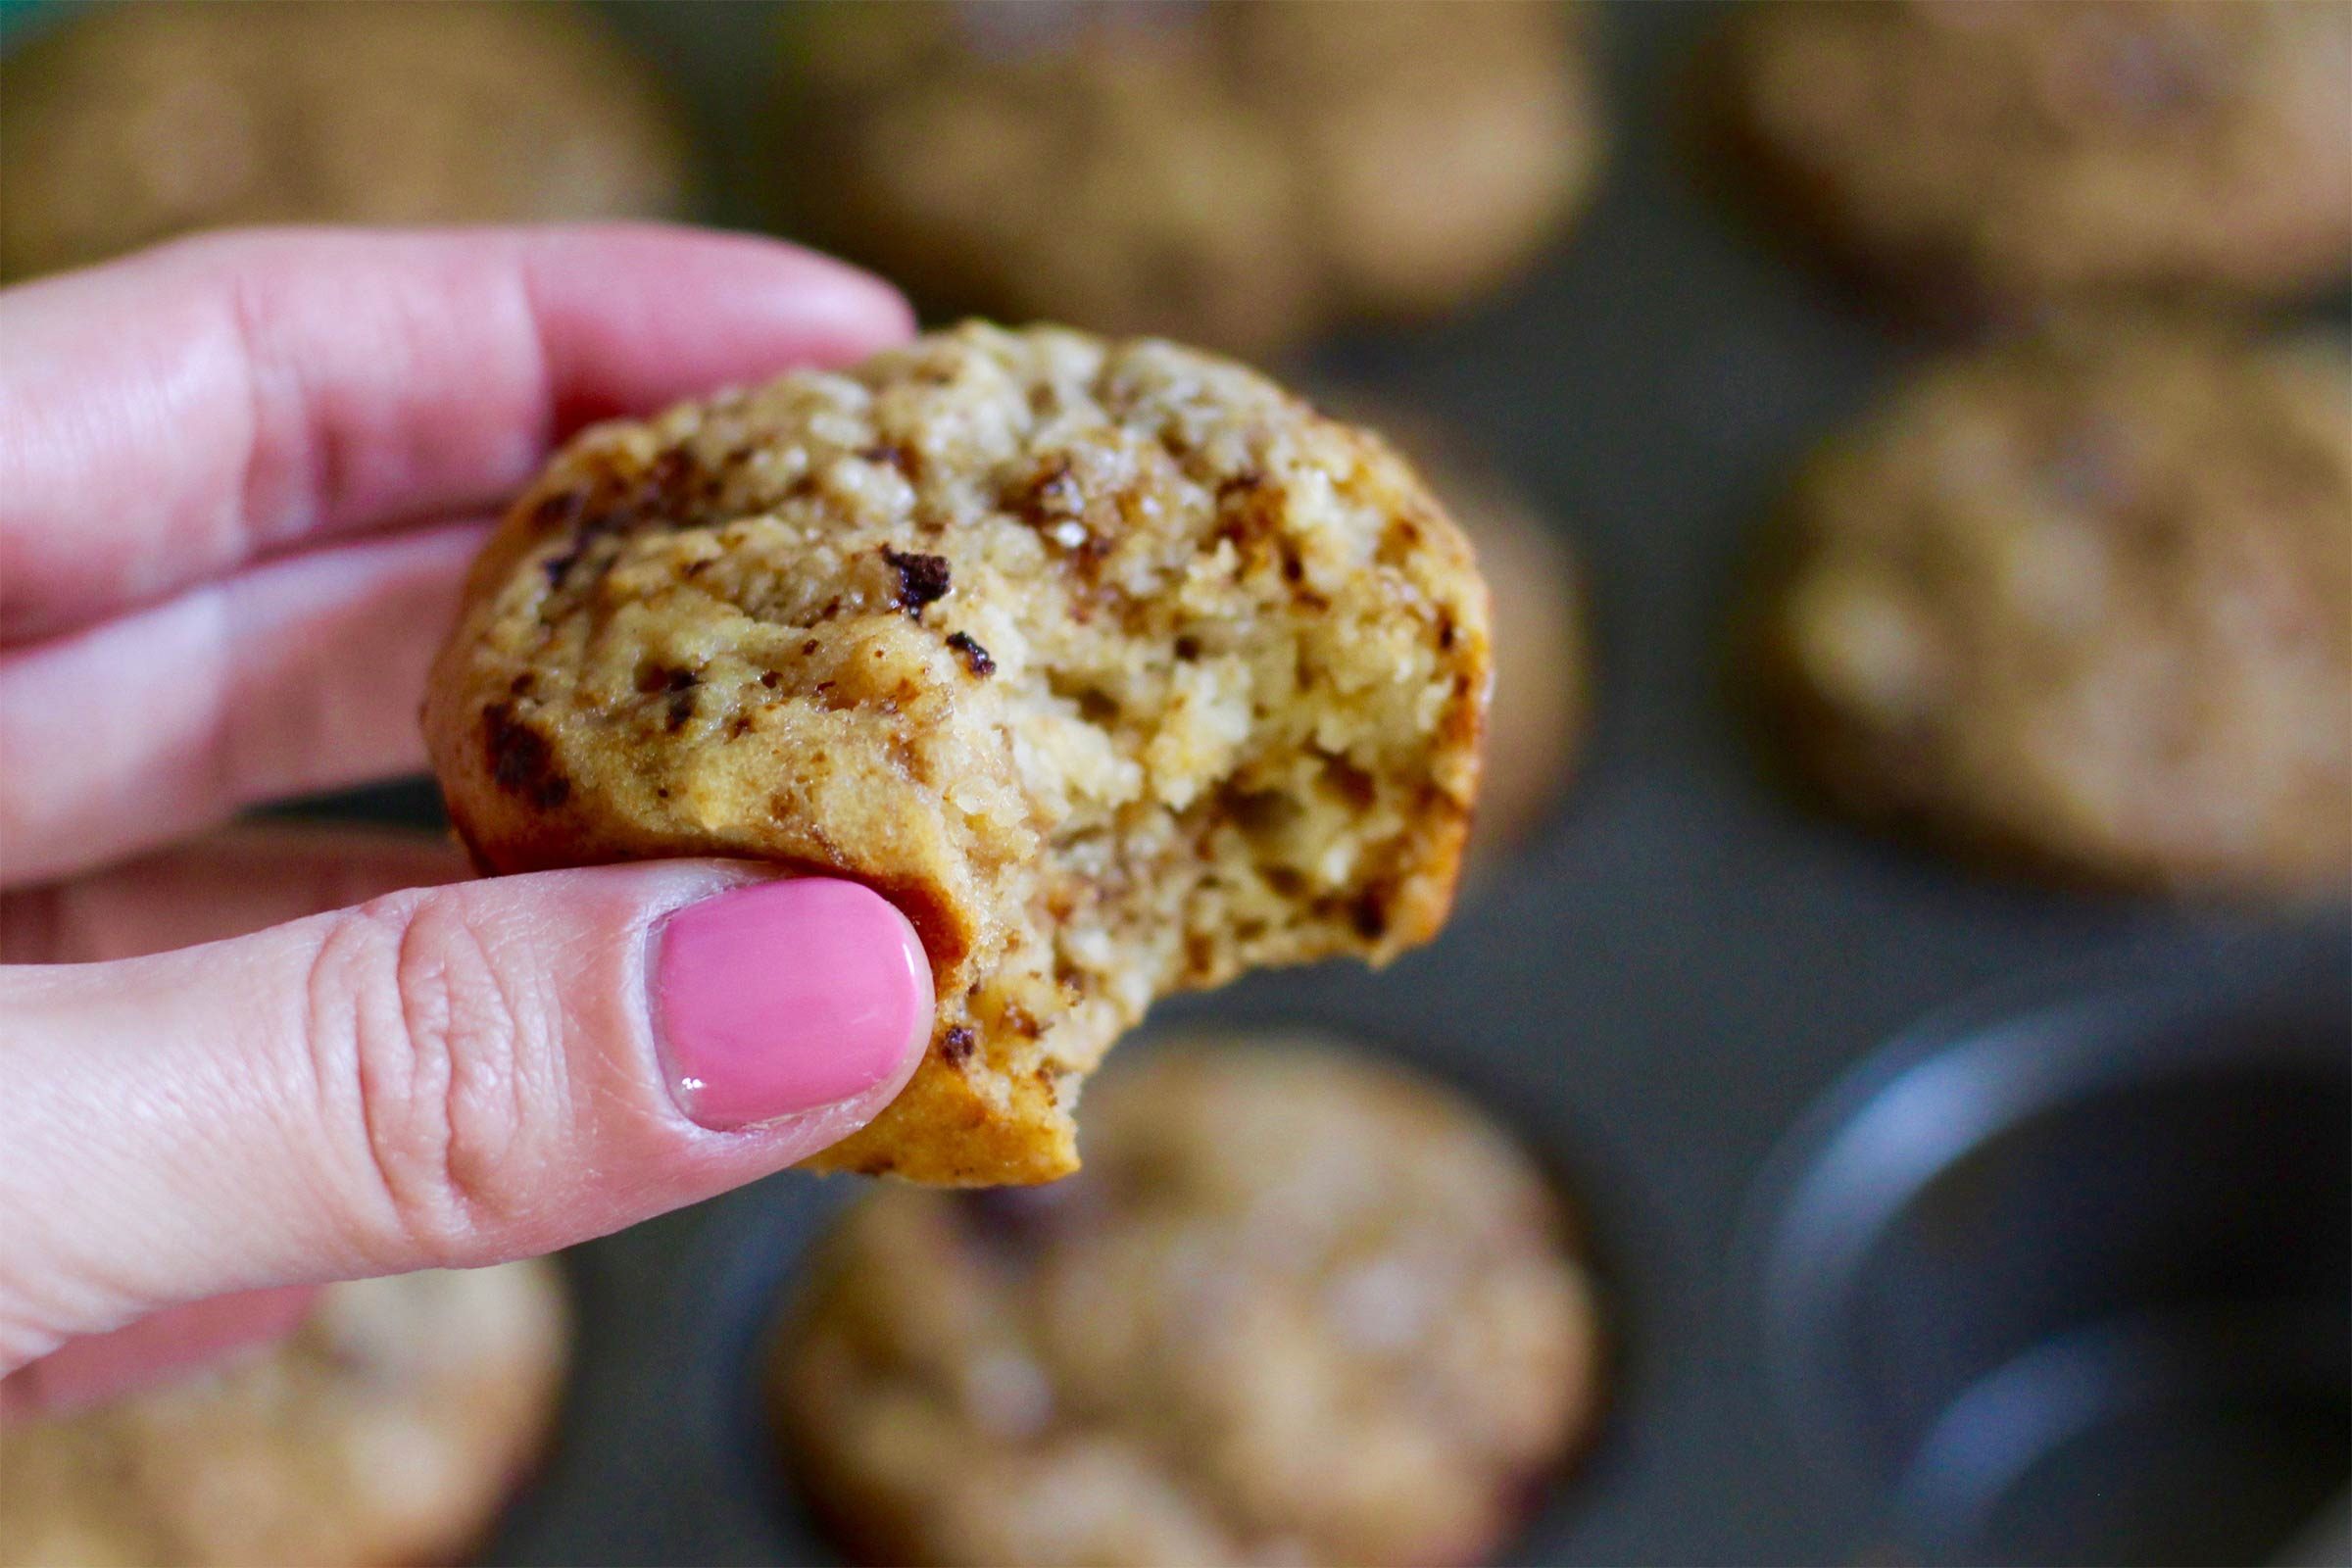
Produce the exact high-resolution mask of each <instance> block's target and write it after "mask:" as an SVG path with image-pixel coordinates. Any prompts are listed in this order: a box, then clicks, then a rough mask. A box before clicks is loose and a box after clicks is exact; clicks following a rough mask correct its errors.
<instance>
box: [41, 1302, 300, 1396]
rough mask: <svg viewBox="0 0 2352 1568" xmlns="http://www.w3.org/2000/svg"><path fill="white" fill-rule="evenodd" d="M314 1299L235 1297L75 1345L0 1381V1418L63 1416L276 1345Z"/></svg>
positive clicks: (193, 1306) (170, 1313) (194, 1306)
mask: <svg viewBox="0 0 2352 1568" xmlns="http://www.w3.org/2000/svg"><path fill="white" fill-rule="evenodd" d="M318 1297H319V1291H318V1288H317V1287H315V1286H309V1285H294V1286H287V1287H284V1288H282V1289H279V1290H273V1291H240V1292H238V1293H236V1294H235V1295H233V1296H217V1297H215V1298H213V1299H211V1300H209V1301H194V1302H191V1303H189V1304H188V1305H186V1306H177V1307H172V1308H171V1309H170V1310H168V1311H163V1312H158V1313H156V1314H155V1315H154V1316H152V1317H144V1318H141V1319H139V1320H138V1321H137V1322H135V1323H133V1324H131V1325H129V1326H128V1327H127V1328H120V1329H117V1330H115V1331H114V1332H113V1333H112V1334H95V1335H91V1336H89V1337H88V1338H86V1339H79V1340H73V1341H72V1342H70V1343H68V1344H66V1345H64V1346H62V1347H60V1348H57V1349H55V1350H52V1351H50V1352H49V1353H48V1354H47V1355H44V1356H42V1357H41V1358H40V1359H39V1360H37V1361H34V1362H32V1363H31V1364H29V1365H27V1366H24V1367H20V1368H18V1369H17V1370H16V1371H15V1372H12V1373H10V1374H9V1375H8V1376H7V1377H4V1378H0V1420H14V1419H16V1418H18V1417H20V1416H26V1415H34V1414H40V1415H65V1414H68V1413H71V1412H72V1411H74V1410H79V1409H82V1408H85V1407H86V1406H89V1405H93V1404H101V1403H104V1402H105V1401H106V1400H108V1399H112V1398H115V1397H118V1396H120V1395H124V1394H129V1393H132V1392H134V1391H135V1390H138V1389H141V1388H145V1387H147V1386H149V1385H151V1384H156V1383H162V1382H166V1381H168V1380H169V1379H171V1378H172V1377H175V1376H178V1375H181V1374H183V1373H187V1372H192V1371H194V1370H196V1369H197V1368H198V1367H201V1366H203V1365H204V1364H206V1363H207V1362H210V1361H214V1360H218V1359H219V1358H220V1357H221V1356H224V1355H228V1354H231V1353H232V1352H234V1351H237V1350H241V1349H247V1348H254V1347H258V1346H263V1345H269V1344H270V1343H272V1342H274V1341H277V1340H281V1339H283V1338H285V1337H286V1335H288V1334H290V1333H292V1332H293V1330H294V1329H295V1327H296V1326H297V1325H298V1324H300V1323H301V1321H302V1320H303V1318H304V1317H305V1316H306V1315H308V1314H309V1312H310V1309H311V1305H312V1303H313V1302H314V1301H316V1300H317V1299H318Z"/></svg>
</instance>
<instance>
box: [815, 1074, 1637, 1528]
mask: <svg viewBox="0 0 2352 1568" xmlns="http://www.w3.org/2000/svg"><path fill="white" fill-rule="evenodd" d="M1086 1145H1087V1167H1086V1170H1085V1172H1084V1173H1083V1174H1082V1175H1080V1176H1078V1177H1076V1178H1074V1179H1073V1180H1071V1181H1069V1182H1066V1183H1062V1184H1059V1185H1057V1186H1054V1187H1050V1188H1044V1189H1040V1190H1037V1191H1031V1192H1000V1193H988V1194H979V1195H969V1194H949V1193H937V1192H923V1191H918V1190H914V1189H910V1188H883V1189H880V1190H877V1191H875V1192H873V1193H871V1194H869V1195H868V1196H867V1197H865V1198H864V1199H863V1200H861V1201H859V1202H858V1205H857V1206H856V1207H854V1208H853V1209H851V1211H850V1212H849V1215H848V1216H847V1218H846V1219H845V1220H844V1221H843V1223H842V1224H841V1226H840V1228H839V1229H838V1230H837V1231H836V1232H835V1233H834V1234H833V1236H832V1237H831V1238H830V1239H829V1240H828V1241H827V1243H826V1244H825V1245H824V1246H823V1247H822V1248H821V1250H819V1252H818V1255H817V1259H816V1261H815V1263H814V1265H813V1268H812V1270H811V1272H810V1274H809V1280H808V1284H807V1286H806V1289H805V1291H804V1293H803V1295H802V1297H801V1299H800V1300H799V1301H798V1302H797V1304H796V1306H795V1308H794V1309H793V1310H792V1311H791V1312H790V1314H789V1315H788V1316H787V1318H786V1319H785V1321H784V1322H783V1323H782V1324H781V1325H780V1332H779V1334H778V1336H777V1338H776V1341H775V1344H774V1346H773V1348H772V1353H771V1357H770V1371H769V1378H770V1383H769V1389H770V1397H771V1401H772V1404H773V1409H774V1416H775V1420H776V1422H777V1425H778V1430H779V1432H780V1434H781V1435H782V1438H783V1440H784V1446H785V1450H786V1453H787V1455H788V1464H789V1465H790V1466H791V1468H792V1471H793V1475H794V1478H795V1479H796V1480H797V1481H798V1482H799V1483H800V1484H801V1486H802V1488H803V1490H804V1491H805V1493H806V1495H807V1496H808V1498H809V1503H810V1505H811V1506H812V1507H814V1508H815V1509H816V1510H818V1511H819V1513H820V1514H821V1515H822V1516H823V1517H824V1518H825V1520H826V1521H827V1522H828V1523H829V1524H830V1525H831V1526H832V1527H833V1528H834V1529H835V1531H836V1532H837V1533H838V1534H839V1535H840V1536H841V1538H842V1539H843V1540H844V1541H845V1543H847V1544H849V1545H850V1546H851V1547H852V1549H853V1550H854V1551H855V1552H857V1553H858V1555H859V1556H860V1557H861V1558H862V1560H865V1561H869V1562H877V1563H918V1564H919V1563H935V1564H956V1563H978V1562H985V1563H1001V1564H1006V1565H1009V1568H1048V1565H1059V1564H1090V1565H1091V1564H1103V1563H1125V1564H1188V1565H1189V1564H1212V1563H1243V1562H1285V1563H1343V1564H1355V1565H1361V1564H1380V1563H1400V1564H1401V1563H1411V1564H1433V1563H1463V1562H1471V1561H1476V1560H1478V1559H1481V1558H1483V1557H1485V1556H1487V1555H1488V1554H1490V1553H1492V1552H1493V1551H1495V1550H1496V1549H1497V1548H1498V1547H1499V1546H1500V1545H1501V1544H1502V1543H1503V1541H1504V1540H1505V1539H1506V1537H1507V1536H1508V1535H1509V1533H1510V1532H1511V1531H1512V1530H1513V1528H1514V1527H1515V1526H1516V1525H1517V1524H1518V1522H1519V1520H1520V1518H1521V1517H1522V1514H1523V1513H1524V1512H1525V1511H1529V1510H1531V1509H1532V1506H1533V1504H1534V1502H1535V1501H1536V1500H1537V1498H1538V1497H1539V1495H1540V1494H1541V1488H1542V1483H1543V1481H1544V1478H1545V1476H1546V1475H1547V1473H1549V1472H1552V1471H1554V1470H1556V1469H1557V1468H1558V1467H1559V1465H1560V1463H1561V1461H1562V1460H1563V1458H1564V1457H1565V1456H1566V1455H1567V1453H1568V1452H1569V1450H1570V1449H1571V1448H1572V1447H1573V1446H1575V1445H1576V1444H1577V1443H1578V1442H1579V1441H1580V1440H1581V1439H1583V1438H1584V1437H1585V1436H1586V1435H1587V1434H1588V1433H1589V1432H1590V1431H1591V1429H1592V1428H1593V1424H1594V1420H1595V1416H1596V1412H1597V1410H1598V1407H1599V1387H1598V1386H1599V1382H1600V1363H1601V1356H1600V1352H1599V1345H1598V1339H1599V1336H1598V1333H1597V1330H1596V1327H1595V1322H1596V1314H1595V1311H1594V1304H1593V1290H1592V1287H1591V1285H1590V1283H1589V1281H1588V1278H1587V1276H1586V1273H1585V1271H1584V1269H1583V1268H1582V1267H1581V1266H1580V1265H1579V1263H1578V1261H1577V1260H1576V1258H1575V1257H1574V1255H1573V1254H1572V1253H1571V1252H1570V1251H1569V1250H1567V1242H1566V1238H1565V1235H1564V1230H1563V1225H1562V1220H1561V1215H1560V1211H1559V1208H1558V1206H1557V1204H1556V1202H1555V1201H1554V1198H1553V1195H1552V1193H1551V1192H1550V1190H1549V1189H1548V1187H1547V1186H1546V1184H1545V1183H1544V1180H1543V1178H1542V1177H1541V1176H1540V1175H1539V1174H1538V1172H1537V1171H1536V1169H1535V1168H1534V1167H1533V1165H1532V1164H1531V1162H1530V1161H1529V1159H1528V1158H1527V1156H1526V1155H1525V1154H1523V1153H1522V1152H1520V1151H1519V1150H1518V1149H1517V1148H1515V1147H1514V1146H1513V1145H1512V1143H1511V1142H1510V1140H1509V1139H1508V1138H1506V1137H1505V1136H1504V1135H1503V1133H1502V1132H1501V1131H1500V1130H1499V1129H1497V1128H1496V1127H1495V1126H1494V1125H1493V1124H1492V1123H1491V1122H1489V1121H1488V1120H1487V1119H1486V1118H1485V1117H1483V1116H1482V1115H1480V1114H1479V1113H1478V1112H1477V1111H1476V1110H1475V1109H1474V1108H1472V1107H1471V1106H1469V1105H1467V1104H1465V1103H1462V1102H1461V1101H1460V1100H1458V1099H1456V1098H1455V1097H1454V1096H1453V1095H1452V1094H1450V1093H1448V1092H1446V1091H1445V1090H1443V1089H1441V1088H1439V1087H1438V1086H1436V1085H1434V1084H1431V1083H1429V1082H1427V1081H1425V1080H1423V1079H1420V1078H1418V1077H1416V1076H1414V1075H1412V1074H1409V1073H1406V1072H1404V1071H1402V1070H1401V1069H1398V1068H1396V1067H1392V1066H1386V1065H1382V1064H1379V1063H1377V1062H1375V1061H1373V1060H1370V1059H1367V1058H1365V1057H1363V1056H1360V1055H1355V1054H1349V1053H1347V1052H1343V1051H1339V1050H1333V1049H1329V1048H1328V1047H1326V1046H1324V1045H1322V1044H1320V1043H1316V1042H1309V1041H1301V1040H1290V1039H1283V1040H1275V1041H1271V1042H1261V1043H1259V1044H1255V1045H1247V1046H1234V1045H1227V1046H1223V1047H1211V1048H1200V1047H1194V1048H1190V1049H1180V1050H1172V1051H1155V1052H1152V1053H1151V1054H1147V1055H1146V1056H1145V1057H1144V1058H1143V1059H1142V1060H1140V1061H1138V1062H1135V1063H1132V1064H1128V1065H1125V1066H1123V1067H1121V1068H1118V1069H1115V1070H1113V1071H1112V1072H1111V1073H1109V1074H1108V1075H1106V1078H1105V1080H1104V1082H1103V1086H1102V1087H1101V1089H1100V1090H1099V1091H1098V1092H1097V1098H1096V1100H1095V1102H1094V1103H1090V1105H1089V1107H1088V1116H1087V1127H1086Z"/></svg>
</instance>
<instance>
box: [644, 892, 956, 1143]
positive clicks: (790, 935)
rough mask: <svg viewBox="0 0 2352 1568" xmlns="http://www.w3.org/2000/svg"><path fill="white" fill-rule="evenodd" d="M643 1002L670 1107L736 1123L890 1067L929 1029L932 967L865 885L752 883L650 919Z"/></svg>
mask: <svg viewBox="0 0 2352 1568" xmlns="http://www.w3.org/2000/svg"><path fill="white" fill-rule="evenodd" d="M654 1008H655V1016H656V1018H657V1020H658V1023H659V1026H660V1034H661V1041H662V1057H663V1063H662V1064H663V1067H664V1069H665V1070H666V1071H667V1072H668V1074H669V1088H670V1093H671V1094H672V1095H674V1096H675V1097H676V1098H677V1102H678V1104H679V1106H680V1108H682V1109H683V1110H684V1111H685V1112H686V1114H687V1115H689V1116H691V1117H692V1118H694V1120H695V1121H697V1122H699V1123H701V1124H702V1125H703V1126H705V1127H712V1128H719V1129H728V1128H735V1127H749V1126H751V1125H753V1124H755V1123H758V1122H763V1121H773V1120H775V1119H776V1118H777V1117H779V1116H789V1115H792V1114H794V1113H796V1112H799V1111H807V1110H814V1109H816V1108H818V1107H819V1106H822V1105H835V1104H839V1103H841V1102H843V1101H845V1100H850V1099H854V1098H855V1097H857V1096H858V1095H860V1094H862V1093H864V1092H865V1091H866V1090H868V1089H871V1088H873V1087H874V1086H875V1085H876V1084H879V1083H882V1082H885V1081H886V1080H888V1079H889V1078H890V1077H891V1076H892V1075H893V1074H894V1073H896V1072H897V1071H898V1070H899V1067H900V1066H901V1064H902V1063H903V1062H904V1061H905V1060H906V1058H907V1056H908V1055H909V1054H911V1053H912V1052H914V1051H915V1050H917V1049H919V1046H920V1043H921V1041H922V1039H923V1037H924V1036H926V1035H927V1034H928V1033H929V1030H930V1022H931V967H930V964H929V962H928V961H927V960H926V959H925V958H924V956H923V949H922V944H921V943H920V942H919V941H917V940H916V938H915V934H914V928H913V927H912V926H910V925H908V924H907V917H906V916H905V915H903V914H901V913H900V912H899V911H898V909H897V908H896V907H894V906H892V904H891V903H890V901H889V900H887V899H885V898H883V897H882V896H881V895H880V894H878V893H875V892H873V891H872V890H871V889H868V888H862V887H859V886H858V885H857V884H856V883H854V882H836V881H830V880H826V879H822V878H809V879H804V880H798V881H780V882H761V883H758V884H756V885H754V886H751V887H744V888H737V889H735V890H733V891H732V892H728V893H722V894H720V895H718V897H716V898H713V899H706V900H704V901H703V902H702V903H700V904H695V905H689V906H688V907H685V908H683V909H680V910H678V911H677V912H676V913H675V914H672V915H671V916H670V917H669V919H668V920H667V921H666V922H665V923H664V924H663V926H662V930H661V932H660V935H659V948H658V950H657V953H656V956H655V961H654Z"/></svg>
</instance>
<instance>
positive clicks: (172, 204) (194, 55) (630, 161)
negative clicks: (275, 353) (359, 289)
mask: <svg viewBox="0 0 2352 1568" xmlns="http://www.w3.org/2000/svg"><path fill="white" fill-rule="evenodd" d="M0 79H4V81H5V91H0V189H5V190H6V191H7V193H8V195H7V200H6V201H5V202H0V275H6V276H10V277H22V276H25V275H28V274H30V273H34V272H46V271H52V270H57V269H60V268H68V267H78V266H81V265H83V264H85V263H89V262H95V261H100V260H103V259H105V258H106V257H109V256H113V255H117V254H119V253H121V252H123V251H127V250H132V249H135V248H137V247H138V246H141V245H146V244H150V243H153V242H154V241H157V240H161V239H166V238H169V237H171V236H172V235H174V234H180V233H186V232H189V231H192V230H196V229H204V228H217V227H221V226H224V225H229V224H238V223H281V222H362V223H438V222H488V221H555V220H564V219H586V218H630V217H637V218H661V217H670V216H674V215H676V214H678V213H679V212H680V211H681V210H682V209H683V206H684V197H683V187H684V183H685V176H684V167H683V166H684V157H683V150H682V147H681V144H680V141H679V138H678V135H677V132H676V131H675V129H674V128H673V126H672V124H671V122H670V119H669V116H668V114H667V113H666V111H665V110H664V108H663V106H662V103H661V102H660V99H659V96H658V94H657V92H656V90H655V88H654V85H653V83H652V81H651V79H650V78H649V76H648V74H647V73H646V72H645V70H644V68H643V67H642V66H641V65H640V64H639V62H638V61H636V60H635V59H634V58H632V57H631V56H630V55H629V53H628V52H627V51H625V50H624V49H623V48H621V46H620V45H619V44H618V43H617V42H615V41H614V40H613V39H612V38H611V37H609V36H608V35H607V34H606V32H605V30H604V28H603V27H602V26H601V25H597V24H595V23H594V22H593V21H592V20H591V18H590V17H589V16H588V14H586V13H585V12H581V11H576V10H574V9H573V8H571V7H569V6H562V5H497V4H464V3H437V4H433V5H411V4H402V3H390V0H338V3H337V4H334V5H319V4H305V3H292V0H288V3H275V0H253V3H240V4H234V5H229V4H166V3H163V0H141V3H140V4H137V5H102V6H92V7H90V8H88V9H87V10H85V11H83V12H81V13H80V14H79V15H77V16H75V17H73V18H72V19H71V20H69V21H66V22H63V23H61V24H59V25H57V26H55V27H54V28H53V29H51V30H50V31H48V32H46V33H44V34H42V35H40V36H39V37H36V38H35V39H34V40H33V41H32V42H31V43H29V44H27V45H26V46H25V48H24V49H22V50H17V51H13V52H11V53H10V55H9V56H8V58H7V60H6V62H5V64H0Z"/></svg>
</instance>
